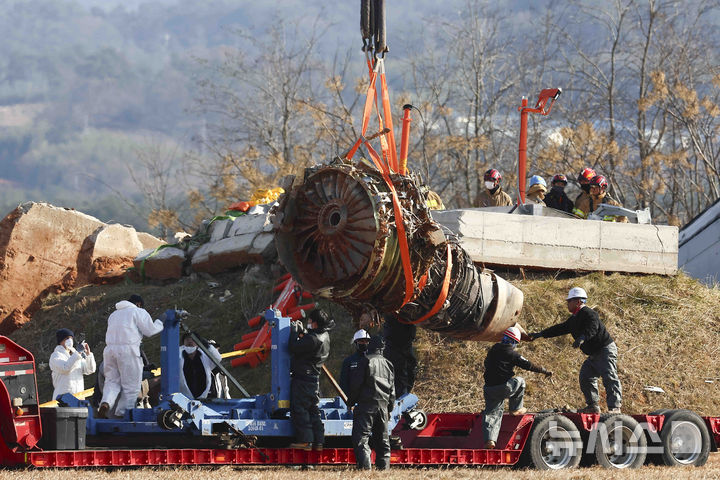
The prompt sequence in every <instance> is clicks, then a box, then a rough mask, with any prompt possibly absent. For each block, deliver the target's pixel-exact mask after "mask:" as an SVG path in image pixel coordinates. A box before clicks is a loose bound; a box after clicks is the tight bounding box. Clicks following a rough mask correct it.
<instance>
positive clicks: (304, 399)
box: [288, 309, 335, 451]
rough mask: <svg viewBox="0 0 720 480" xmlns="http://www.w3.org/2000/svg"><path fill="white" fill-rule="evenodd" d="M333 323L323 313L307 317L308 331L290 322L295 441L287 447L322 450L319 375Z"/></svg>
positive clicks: (291, 405) (323, 430)
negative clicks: (291, 325)
mask: <svg viewBox="0 0 720 480" xmlns="http://www.w3.org/2000/svg"><path fill="white" fill-rule="evenodd" d="M334 325H335V322H334V321H333V320H332V319H330V318H329V317H328V315H327V314H326V313H325V312H323V311H322V310H318V309H316V310H313V311H312V312H311V313H310V315H309V323H308V328H307V330H306V329H305V328H303V326H302V323H301V322H293V328H292V331H291V333H290V342H289V344H288V349H289V350H290V353H291V354H292V358H291V359H290V375H291V380H290V410H291V411H290V418H291V419H292V423H293V426H294V427H295V441H296V443H293V444H291V445H290V448H301V449H303V450H311V449H315V450H318V451H320V450H322V448H323V442H324V441H325V429H324V427H323V423H322V420H321V418H320V409H319V408H318V403H319V402H320V372H321V370H322V366H323V364H324V363H325V360H327V358H328V355H329V354H330V334H329V333H328V331H329V330H330V329H332V327H333V326H334Z"/></svg>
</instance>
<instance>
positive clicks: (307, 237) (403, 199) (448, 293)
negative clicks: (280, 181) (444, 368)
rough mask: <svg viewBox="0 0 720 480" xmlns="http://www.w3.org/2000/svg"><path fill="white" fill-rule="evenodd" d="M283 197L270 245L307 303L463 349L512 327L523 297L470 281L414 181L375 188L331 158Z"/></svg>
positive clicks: (470, 270)
mask: <svg viewBox="0 0 720 480" xmlns="http://www.w3.org/2000/svg"><path fill="white" fill-rule="evenodd" d="M390 183H392V186H393V187H394V190H395V192H396V195H393V191H392V190H393V189H391V187H390ZM285 190H286V192H287V194H286V195H284V196H283V197H282V198H281V199H280V204H279V206H278V207H276V210H275V216H274V218H273V223H274V225H275V244H276V247H277V250H278V254H279V257H280V260H281V261H282V263H283V264H284V265H285V267H286V268H287V269H288V271H289V272H290V273H291V274H292V276H293V278H294V279H295V280H296V281H297V282H298V283H299V284H300V285H302V287H303V288H304V289H306V290H307V291H309V292H311V293H312V294H313V295H317V296H320V297H325V298H329V299H331V300H333V301H335V302H337V303H339V304H341V305H343V306H344V307H345V308H346V309H347V310H348V311H350V312H351V313H352V314H353V316H354V317H355V318H356V319H358V318H359V317H360V316H361V315H362V314H369V315H370V316H371V318H373V319H375V320H376V321H379V320H380V317H381V316H383V315H391V314H396V315H397V316H398V318H399V319H400V321H402V322H407V323H415V324H417V325H419V326H421V327H424V328H427V329H430V330H434V331H436V332H440V333H442V334H444V335H447V336H450V337H455V338H459V339H464V340H484V341H495V340H497V339H499V338H500V337H501V334H502V332H503V331H504V330H505V329H506V328H507V327H508V326H511V325H513V324H514V323H515V322H516V321H517V317H518V315H519V314H520V310H521V308H522V302H523V294H522V292H521V291H520V290H518V289H517V288H515V287H513V286H512V285H511V284H509V283H508V282H506V281H505V280H503V279H502V278H500V277H498V276H497V275H495V274H494V273H491V272H486V271H483V272H478V270H477V269H476V268H475V266H474V265H473V263H472V261H471V260H470V258H469V256H468V255H467V253H466V252H465V251H464V250H463V248H462V247H461V246H460V244H459V243H458V240H457V238H456V237H455V236H454V235H453V234H452V232H450V231H449V230H447V229H445V228H444V227H442V226H441V225H439V224H438V223H436V222H434V221H433V219H432V215H431V213H430V209H429V208H428V207H427V204H426V195H427V192H428V188H427V187H425V186H423V185H421V184H420V182H419V181H418V179H417V178H416V177H415V176H414V175H400V174H394V173H391V174H390V175H388V176H387V177H385V178H384V177H383V175H382V174H381V172H379V171H378V170H377V169H376V168H375V167H374V166H373V165H372V164H371V163H369V162H367V161H365V160H361V161H360V162H352V163H351V162H349V161H347V160H341V159H339V158H336V159H335V160H334V161H333V162H332V163H331V164H329V165H320V166H314V167H310V168H307V169H306V170H305V174H304V178H303V179H302V181H299V179H297V178H296V179H294V181H293V185H291V186H289V188H286V189H285ZM398 207H399V208H398ZM397 212H401V215H402V218H400V219H398V218H396V213H397ZM398 221H400V222H403V223H402V226H404V234H405V235H404V237H405V238H406V240H405V238H403V235H402V228H398V227H397V223H396V222H398ZM402 226H401V227H402ZM408 267H409V268H408ZM448 267H449V268H448ZM408 270H409V271H408ZM410 282H411V283H410ZM409 285H412V288H411V292H410V295H406V289H407V287H408V286H409Z"/></svg>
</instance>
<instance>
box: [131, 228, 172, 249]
mask: <svg viewBox="0 0 720 480" xmlns="http://www.w3.org/2000/svg"><path fill="white" fill-rule="evenodd" d="M137 237H138V240H140V243H142V250H145V249H147V248H157V247H159V246H160V245H164V244H165V242H163V241H162V240H160V239H159V238H157V237H155V236H153V235H150V234H149V233H146V232H137Z"/></svg>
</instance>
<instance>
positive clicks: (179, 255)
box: [133, 246, 186, 280]
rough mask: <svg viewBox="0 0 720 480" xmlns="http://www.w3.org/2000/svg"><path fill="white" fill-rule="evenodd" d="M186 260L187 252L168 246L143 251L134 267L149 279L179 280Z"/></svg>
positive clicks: (135, 261)
mask: <svg viewBox="0 0 720 480" xmlns="http://www.w3.org/2000/svg"><path fill="white" fill-rule="evenodd" d="M185 260H186V256H185V250H183V249H181V248H175V247H170V246H167V247H163V248H160V249H157V248H148V249H146V250H143V251H142V252H140V253H139V254H138V255H137V257H135V259H134V260H133V265H134V266H135V268H136V269H137V270H138V272H141V275H143V274H144V276H145V277H147V278H154V279H157V280H168V279H179V278H181V277H182V274H183V265H184V264H185Z"/></svg>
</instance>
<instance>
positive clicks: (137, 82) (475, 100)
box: [0, 0, 720, 235]
mask: <svg viewBox="0 0 720 480" xmlns="http://www.w3.org/2000/svg"><path fill="white" fill-rule="evenodd" d="M387 3H388V5H387V9H388V11H387V31H388V37H387V38H388V44H389V46H390V52H389V53H388V55H387V56H386V67H387V72H388V80H389V82H390V92H391V100H392V102H393V104H394V108H395V110H394V113H395V115H396V118H395V120H394V123H395V125H399V124H400V122H399V118H400V115H401V113H402V112H401V109H400V106H401V105H402V104H404V103H412V104H413V105H415V106H416V107H417V110H415V111H414V112H413V123H412V128H413V130H412V137H411V151H410V166H411V169H412V170H414V171H415V172H417V173H419V174H420V175H422V177H423V178H424V179H425V180H426V181H427V182H428V183H429V184H430V185H431V187H432V188H433V189H434V190H435V191H437V192H438V193H439V194H440V195H441V197H442V198H443V200H444V202H445V203H446V205H447V206H448V207H451V208H452V207H467V206H473V202H474V199H475V196H476V194H477V190H478V188H482V174H483V172H484V171H485V170H486V169H487V168H491V167H494V168H498V169H499V170H500V171H501V172H502V173H503V175H504V180H503V183H504V185H505V188H506V190H508V191H509V192H510V193H511V194H512V195H514V194H515V193H516V190H517V188H516V186H515V185H516V183H517V177H516V172H517V143H518V127H519V123H520V122H519V114H518V111H517V107H518V106H519V105H520V100H521V97H522V96H527V97H528V98H529V99H530V103H531V104H534V102H535V100H536V98H537V93H538V92H539V91H540V90H541V89H543V88H547V87H556V86H560V87H562V88H563V92H564V93H563V95H562V96H561V98H560V100H559V101H558V102H557V103H556V104H555V107H554V109H553V112H552V114H551V116H550V117H536V118H532V119H531V124H530V134H529V145H528V147H529V149H528V157H529V160H530V166H529V169H528V171H529V174H531V175H532V174H540V175H543V176H545V177H546V179H547V180H548V181H549V177H551V176H552V175H554V174H555V173H565V174H566V175H568V177H571V178H574V177H575V176H576V175H577V173H578V172H579V170H580V169H581V168H582V167H584V166H591V167H594V168H595V169H596V170H598V172H599V173H602V174H605V175H607V176H608V177H609V179H610V182H611V186H612V187H611V194H612V195H613V196H614V197H616V198H617V199H619V200H620V201H621V202H622V203H623V204H624V205H625V206H626V207H629V208H644V207H650V208H651V209H652V213H653V218H654V220H655V221H656V222H657V223H670V224H675V225H682V224H684V223H686V222H687V221H689V220H690V219H692V218H693V217H694V216H695V215H696V214H698V213H699V212H700V211H702V210H703V209H704V208H705V207H707V206H708V205H709V204H711V203H712V202H714V201H715V200H717V199H718V197H720V175H719V174H718V169H720V49H718V48H717V45H718V44H720V5H719V4H718V2H717V1H716V0H684V1H679V0H607V1H585V0H563V1H555V0H537V1H531V0H523V1H521V0H506V1H498V2H490V1H487V2H486V1H474V2H473V1H464V0H454V1H446V2H442V5H438V2H435V1H431V0H413V1H411V0H406V1H400V0H396V1H392V2H387ZM0 31H1V32H3V41H2V42H0V209H1V210H2V212H3V215H4V214H5V213H7V212H9V211H10V210H11V209H12V208H14V207H15V206H16V205H17V204H18V203H20V202H23V201H28V200H34V201H48V202H51V203H54V204H56V205H60V206H67V207H73V208H76V209H78V210H81V211H83V212H86V213H89V214H92V215H94V216H97V217H98V218H100V219H101V220H103V221H116V222H120V223H130V224H133V225H135V226H136V227H137V228H140V229H147V230H149V231H152V232H154V233H156V234H159V235H165V234H167V233H172V232H174V231H175V230H177V229H186V230H192V229H193V228H194V227H195V226H196V225H197V223H198V222H199V221H200V219H202V218H208V217H210V216H212V215H214V214H217V213H222V212H223V211H224V210H225V209H226V208H227V206H228V205H229V204H230V203H232V202H234V201H237V200H242V199H247V198H248V197H249V196H250V194H251V193H252V192H253V191H254V190H255V189H256V188H270V187H273V186H276V184H277V181H278V180H279V178H280V177H282V176H283V175H286V174H289V173H298V172H301V171H302V168H304V167H305V166H307V165H310V164H313V163H322V162H325V161H327V160H329V159H331V158H332V157H333V156H335V155H338V154H341V153H342V152H344V151H345V150H347V149H348V148H349V147H350V145H351V144H352V143H353V142H354V140H355V139H356V138H357V136H358V134H359V125H360V120H361V119H360V116H361V109H362V106H363V101H364V94H365V91H366V88H367V71H366V69H365V62H364V55H363V53H362V52H361V50H360V47H361V40H360V33H359V2H351V1H343V2H331V3H328V2H324V1H322V0H306V1H300V0H287V1H277V2H275V1H271V2H250V1H246V0H212V1H205V2H196V1H190V0H162V1H160V0H133V1H127V0H126V1H119V0H117V1H113V0H74V1H73V0H4V1H2V2H0ZM397 137H398V138H399V134H397Z"/></svg>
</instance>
